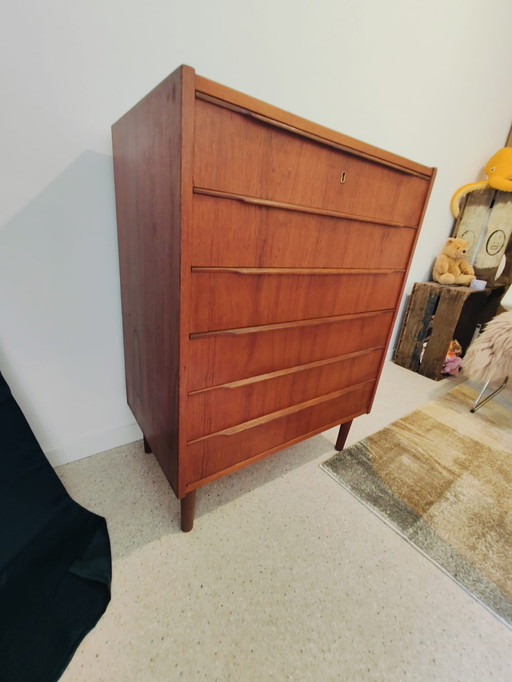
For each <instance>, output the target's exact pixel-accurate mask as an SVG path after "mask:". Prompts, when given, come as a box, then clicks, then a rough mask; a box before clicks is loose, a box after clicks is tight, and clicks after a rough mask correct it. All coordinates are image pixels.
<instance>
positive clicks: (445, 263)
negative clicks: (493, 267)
mask: <svg viewBox="0 0 512 682" xmlns="http://www.w3.org/2000/svg"><path fill="white" fill-rule="evenodd" d="M467 250H468V242H467V241H466V240H465V239H460V238H458V237H450V238H449V239H448V241H447V242H446V244H445V245H444V248H443V250H442V251H441V253H440V254H439V256H438V257H437V259H436V262H435V264H434V269H433V271H432V277H433V279H434V282H439V284H463V285H465V286H469V284H470V283H471V282H472V281H473V280H474V279H476V277H475V271H474V270H473V268H472V267H471V265H470V264H469V263H468V262H467V261H465V260H464V256H465V255H466V251H467Z"/></svg>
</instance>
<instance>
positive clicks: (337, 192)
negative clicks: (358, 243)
mask: <svg viewBox="0 0 512 682" xmlns="http://www.w3.org/2000/svg"><path fill="white" fill-rule="evenodd" d="M194 185H195V186H196V187H200V188H208V189H214V190H217V191H221V192H228V193H235V194H242V195H248V196H250V197H259V198H262V199H267V200H271V201H280V202H284V203H290V204H296V205H301V206H307V207H311V208H317V209H327V210H331V211H338V212H342V213H348V214H350V215H354V216H365V217H370V218H376V219H379V220H385V221H393V222H398V223H401V224H406V225H418V223H419V221H420V218H421V214H422V210H423V203H424V201H425V199H426V196H427V192H428V188H429V181H428V180H426V179H425V178H422V177H419V176H415V175H410V174H408V173H406V172H404V171H401V170H396V169H394V168H390V167H388V166H385V165H381V164H379V163H378V162H376V161H372V160H368V159H364V158H361V157H359V156H357V155H355V154H350V153H348V152H344V151H341V150H339V149H336V148H334V147H331V146H329V145H328V144H322V143H320V142H317V141H313V140H311V139H309V138H307V137H304V136H302V135H301V134H300V133H294V132H288V131H285V130H282V129H280V128H278V127H276V126H274V125H271V124H268V123H265V122H262V121H260V120H256V119H254V118H252V117H251V116H249V115H244V114H242V113H238V112H234V111H231V110H229V109H226V108H224V107H222V106H218V105H216V104H212V103H211V102H206V101H203V100H199V99H198V100H196V117H195V145H194Z"/></svg>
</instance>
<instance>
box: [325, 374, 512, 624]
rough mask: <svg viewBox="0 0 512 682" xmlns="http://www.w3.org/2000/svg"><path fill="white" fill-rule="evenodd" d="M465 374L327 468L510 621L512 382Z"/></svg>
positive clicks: (446, 570)
mask: <svg viewBox="0 0 512 682" xmlns="http://www.w3.org/2000/svg"><path fill="white" fill-rule="evenodd" d="M475 398H476V392H475V391H474V390H473V389H472V388H471V387H470V386H468V385H467V384H460V385H459V386H457V387H456V388H454V389H453V390H451V391H450V392H448V393H446V394H445V395H444V396H442V397H441V398H438V399H437V400H433V401H431V402H429V403H427V405H425V406H424V407H423V408H421V409H419V410H416V411H415V412H412V413H411V414H409V415H407V416H406V417H403V418H402V419H399V420H398V421H396V422H393V423H392V424H390V425H389V426H387V427H386V428H384V429H382V430H381V431H378V432H377V433H375V434H373V435H371V436H369V437H368V438H365V439H363V440H361V441H360V442H359V443H356V444H354V445H352V446H350V447H348V448H346V449H345V450H343V451H342V452H340V453H336V455H334V457H332V458H331V459H329V460H328V461H327V462H325V463H324V464H322V468H323V469H324V470H325V471H326V472H327V473H328V474H329V475H331V476H332V477H333V478H334V479H335V480H336V481H337V482H338V483H340V484H341V485H342V486H344V487H345V488H347V489H348V490H349V491H350V492H351V493H353V494H354V495H355V496H356V497H357V498H358V499H359V500H360V501H361V502H363V503H364V504H365V505H367V506H368V507H369V508H370V509H371V510H372V511H374V512H375V513H376V514H377V515H378V516H380V517H381V518H382V519H383V520H384V521H385V522H386V523H388V524H389V525H390V526H391V527H392V528H394V529H395V530H396V531H397V532H398V533H400V534H401V535H402V536H403V537H404V538H406V539H407V540H408V541H409V542H411V543H412V544H413V545H414V546H415V547H416V548H417V549H419V550H420V551H422V552H423V553H424V554H425V555H426V556H427V557H428V558H429V559H431V560H432V561H433V562H435V563H436V564H437V565H438V566H439V567H440V568H441V569H443V570H444V571H445V572H446V573H447V574H448V575H450V576H451V577H452V578H453V579H454V580H455V581H456V582H458V583H459V584H460V585H461V586H462V587H464V588H465V589H466V590H467V591H468V592H469V593H470V594H471V595H473V596H474V597H475V598H476V599H477V600H479V601H480V602H481V603H482V604H483V605H484V606H486V607H487V608H488V609H489V610H491V611H492V612H493V613H494V614H495V615H496V616H497V617H499V618H500V619H501V620H502V621H503V622H505V623H506V624H507V625H509V626H510V627H512V392H511V391H510V390H507V391H503V392H502V393H500V394H499V395H498V396H496V398H495V399H493V400H491V401H489V402H488V403H486V405H484V406H482V407H481V408H480V409H479V410H478V411H477V412H475V413H474V414H472V413H470V412H469V408H470V407H471V406H472V404H473V402H474V400H475Z"/></svg>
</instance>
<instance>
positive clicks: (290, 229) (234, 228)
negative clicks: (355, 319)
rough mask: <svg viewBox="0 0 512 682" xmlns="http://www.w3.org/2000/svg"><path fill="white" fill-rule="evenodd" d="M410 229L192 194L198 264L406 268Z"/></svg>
mask: <svg viewBox="0 0 512 682" xmlns="http://www.w3.org/2000/svg"><path fill="white" fill-rule="evenodd" d="M415 238H416V230H414V229H411V228H408V227H391V226H387V225H381V224H373V223H368V222H362V221H357V220H345V219H343V218H334V217H328V216H324V215H318V214H310V213H303V212H299V211H290V210H285V209H279V208H268V207H263V206H255V205H251V204H248V203H244V202H243V201H236V200H231V199H223V198H219V197H211V196H205V195H200V194H196V195H195V197H194V218H193V222H192V230H191V253H192V254H193V263H194V265H198V266H207V265H212V266H217V267H283V268H284V267H306V268H307V267H309V268H360V267H365V268H406V266H407V263H408V260H409V257H410V254H411V252H412V248H413V244H414V240H415Z"/></svg>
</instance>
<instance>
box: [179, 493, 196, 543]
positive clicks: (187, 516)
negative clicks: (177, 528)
mask: <svg viewBox="0 0 512 682" xmlns="http://www.w3.org/2000/svg"><path fill="white" fill-rule="evenodd" d="M180 502H181V530H182V531H183V532H184V533H188V532H189V531H191V530H192V528H193V527H194V514H195V511H196V491H195V490H192V491H191V492H190V493H187V494H186V495H185V497H182V498H181V500H180Z"/></svg>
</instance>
